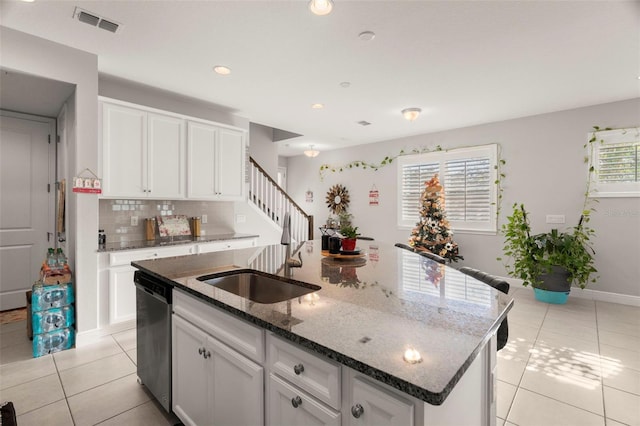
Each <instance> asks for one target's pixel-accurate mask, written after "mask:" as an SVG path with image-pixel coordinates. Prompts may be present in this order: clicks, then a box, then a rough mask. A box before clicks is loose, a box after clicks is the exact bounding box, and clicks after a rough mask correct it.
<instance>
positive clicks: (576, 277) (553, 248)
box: [498, 203, 597, 303]
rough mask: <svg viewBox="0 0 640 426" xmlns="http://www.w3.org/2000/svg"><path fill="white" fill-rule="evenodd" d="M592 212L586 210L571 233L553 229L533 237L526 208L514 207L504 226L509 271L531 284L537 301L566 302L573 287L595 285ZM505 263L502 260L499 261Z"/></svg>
mask: <svg viewBox="0 0 640 426" xmlns="http://www.w3.org/2000/svg"><path fill="white" fill-rule="evenodd" d="M589 213H590V212H589V211H584V212H583V214H582V216H581V217H580V221H579V222H578V225H576V226H574V227H573V228H571V230H570V231H568V232H559V231H558V230H557V229H552V230H551V231H550V232H547V233H542V234H536V235H531V226H530V224H529V219H528V217H527V211H526V210H525V208H524V205H522V204H520V205H518V204H517V203H516V204H514V205H513V213H512V215H511V216H508V217H507V219H508V221H507V223H505V224H504V225H502V234H503V235H504V237H505V243H504V248H503V252H504V254H505V255H506V256H507V257H509V258H510V260H511V261H512V262H511V263H507V264H505V267H506V269H507V272H508V273H509V274H510V275H511V276H513V277H515V278H520V279H521V280H522V281H523V283H522V284H523V285H524V286H527V285H529V284H531V285H532V287H533V288H534V291H535V295H536V299H538V300H541V301H545V302H550V303H565V302H566V300H567V297H568V295H569V291H570V290H571V284H575V285H577V286H578V287H580V288H585V287H586V285H587V284H588V283H589V282H595V281H596V278H595V277H593V274H595V273H596V272H597V270H596V268H595V267H594V266H593V263H594V259H593V255H594V254H595V252H594V250H593V248H592V247H591V237H593V235H594V231H593V229H591V228H589V227H588V225H587V223H588V222H589ZM498 260H502V258H498Z"/></svg>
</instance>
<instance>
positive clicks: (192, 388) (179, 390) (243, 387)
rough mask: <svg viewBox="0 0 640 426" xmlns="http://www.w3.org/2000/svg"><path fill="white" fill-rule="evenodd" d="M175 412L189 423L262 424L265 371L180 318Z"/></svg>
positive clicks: (176, 341)
mask: <svg viewBox="0 0 640 426" xmlns="http://www.w3.org/2000/svg"><path fill="white" fill-rule="evenodd" d="M172 333H173V337H172V339H173V342H172V343H173V345H172V346H173V353H172V355H173V358H172V368H173V378H172V379H173V411H174V412H175V413H176V415H177V416H178V417H179V418H180V419H181V420H182V421H183V422H184V423H185V424H187V425H194V426H195V425H261V424H264V404H263V392H264V370H263V368H262V367H261V366H260V365H258V364H256V363H255V362H253V361H251V360H249V359H248V358H246V357H244V356H243V355H240V354H239V353H237V352H236V351H234V350H233V349H231V348H229V347H228V346H227V345H225V344H224V343H221V342H220V341H219V340H217V339H215V338H213V337H211V336H209V335H208V334H207V333H205V332H204V331H202V330H200V329H199V328H198V327H196V326H194V325H193V324H191V323H189V322H188V321H186V320H184V319H182V318H181V317H180V316H178V315H173V318H172Z"/></svg>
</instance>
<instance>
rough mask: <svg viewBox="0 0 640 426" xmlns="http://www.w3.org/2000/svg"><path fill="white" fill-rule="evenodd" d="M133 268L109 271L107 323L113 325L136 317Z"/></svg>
mask: <svg viewBox="0 0 640 426" xmlns="http://www.w3.org/2000/svg"><path fill="white" fill-rule="evenodd" d="M135 271H136V269H135V268H134V267H133V266H118V267H115V268H110V269H109V301H110V303H109V323H110V324H115V323H118V322H123V321H127V320H132V319H135V317H136V288H135V284H134V283H133V274H134V272H135Z"/></svg>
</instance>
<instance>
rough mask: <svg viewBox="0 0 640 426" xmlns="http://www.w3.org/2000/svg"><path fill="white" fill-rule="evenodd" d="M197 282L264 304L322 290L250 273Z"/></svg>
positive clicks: (206, 276)
mask: <svg viewBox="0 0 640 426" xmlns="http://www.w3.org/2000/svg"><path fill="white" fill-rule="evenodd" d="M198 280H200V281H204V282H205V283H207V284H211V285H212V286H215V287H218V288H220V289H222V290H225V291H228V292H229V293H233V294H236V295H238V296H241V297H244V298H247V299H249V300H252V301H254V302H256V303H265V304H266V303H278V302H284V301H286V300H290V299H295V298H296V297H300V296H304V295H305V294H308V293H312V292H314V291H318V290H320V289H321V288H322V287H320V286H318V285H314V284H306V283H304V284H303V283H294V282H287V281H282V280H279V279H276V278H271V277H267V276H264V275H258V274H254V273H252V272H243V273H238V274H233V275H225V276H222V277H216V278H211V275H205V276H202V277H198Z"/></svg>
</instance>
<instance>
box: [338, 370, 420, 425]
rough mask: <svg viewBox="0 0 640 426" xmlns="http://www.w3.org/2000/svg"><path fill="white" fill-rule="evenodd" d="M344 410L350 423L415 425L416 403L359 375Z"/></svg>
mask: <svg viewBox="0 0 640 426" xmlns="http://www.w3.org/2000/svg"><path fill="white" fill-rule="evenodd" d="M344 410H345V414H344V415H345V417H348V418H349V420H350V423H349V424H350V425H358V426H373V425H385V426H412V425H413V416H414V405H413V403H412V402H411V401H410V400H408V399H404V398H402V397H400V396H398V395H394V394H392V393H391V392H388V391H386V390H385V389H383V388H382V387H378V386H376V385H374V384H373V383H369V382H367V381H365V380H362V379H361V378H358V377H356V378H354V379H353V382H352V387H351V391H350V395H349V404H348V405H347V406H345V407H344ZM346 411H348V413H347V412H346Z"/></svg>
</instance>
